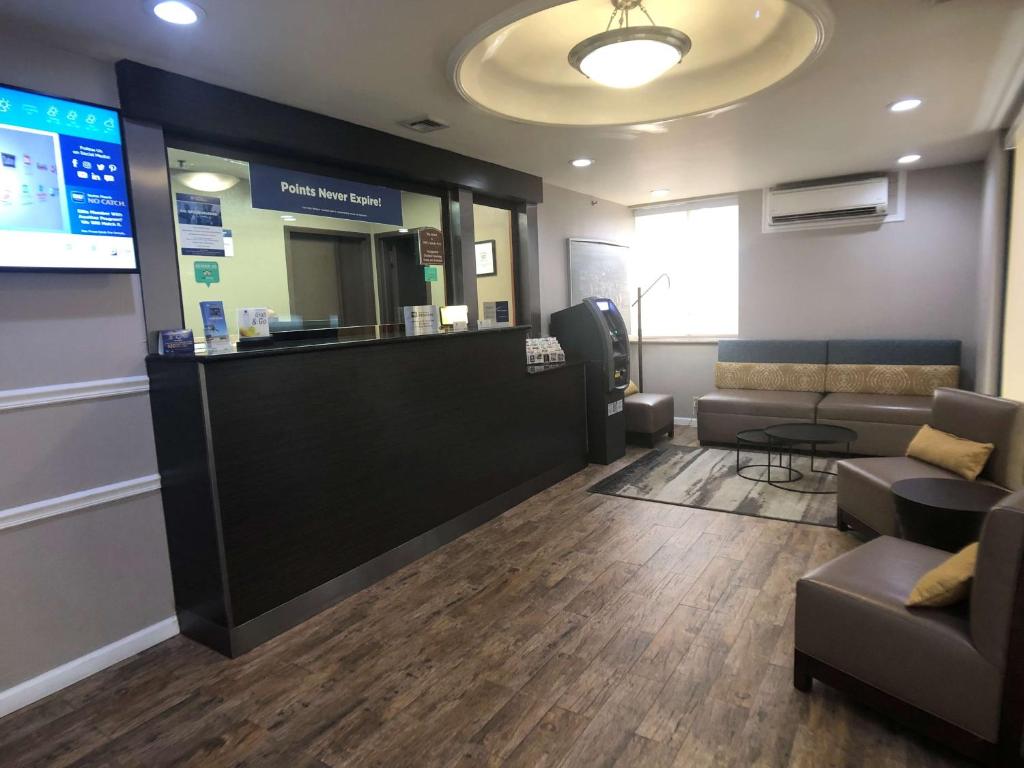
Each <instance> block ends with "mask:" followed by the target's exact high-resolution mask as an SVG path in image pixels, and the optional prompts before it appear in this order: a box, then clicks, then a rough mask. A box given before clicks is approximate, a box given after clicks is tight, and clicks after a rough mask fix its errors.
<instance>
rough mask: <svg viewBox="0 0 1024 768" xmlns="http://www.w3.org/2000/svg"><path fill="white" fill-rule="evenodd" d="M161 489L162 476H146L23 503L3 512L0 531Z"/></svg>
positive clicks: (0, 515)
mask: <svg viewBox="0 0 1024 768" xmlns="http://www.w3.org/2000/svg"><path fill="white" fill-rule="evenodd" d="M159 489H160V475H144V476H142V477H136V478H134V479H132V480H123V481H121V482H118V483H111V484H110V485H101V486H98V487H96V488H89V489H87V490H84V491H76V492H75V493H69V494H67V495H66V496H57V497H55V498H52V499H43V500H42V501H34V502H32V503H31V504H23V505H21V506H20V507H9V508H7V509H0V531H2V530H5V529H7V528H15V527H17V526H19V525H26V524H28V523H34V522H36V521H37V520H45V519H46V518H48V517H58V516H60V515H66V514H68V513H70V512H77V511H78V510H80V509H88V508H89V507H98V506H100V505H102V504H109V503H111V502H114V501H120V500H121V499H128V498H131V497H132V496H140V495H142V494H144V493H152V492H153V491H157V490H159Z"/></svg>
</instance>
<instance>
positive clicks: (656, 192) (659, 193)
mask: <svg viewBox="0 0 1024 768" xmlns="http://www.w3.org/2000/svg"><path fill="white" fill-rule="evenodd" d="M671 191H672V190H671V189H665V188H664V187H662V188H661V189H652V190H651V197H665V196H667V195H668V194H669V193H670V192H671Z"/></svg>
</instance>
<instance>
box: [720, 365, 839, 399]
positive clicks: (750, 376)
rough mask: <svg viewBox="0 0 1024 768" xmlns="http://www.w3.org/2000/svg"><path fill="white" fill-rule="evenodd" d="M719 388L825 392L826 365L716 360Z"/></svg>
mask: <svg viewBox="0 0 1024 768" xmlns="http://www.w3.org/2000/svg"><path fill="white" fill-rule="evenodd" d="M715 386H716V387H719V388H720V389H780V390H788V391H790V392H824V391H825V366H824V365H820V364H814V363H725V362H721V361H719V362H717V363H715Z"/></svg>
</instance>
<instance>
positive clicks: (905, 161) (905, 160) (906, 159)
mask: <svg viewBox="0 0 1024 768" xmlns="http://www.w3.org/2000/svg"><path fill="white" fill-rule="evenodd" d="M920 159H921V156H920V155H904V156H903V157H901V158H900V159H899V160H897V161H896V162H897V163H899V164H900V165H910V164H911V163H916V162H917V161H918V160H920Z"/></svg>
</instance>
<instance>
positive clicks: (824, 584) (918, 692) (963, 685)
mask: <svg viewBox="0 0 1024 768" xmlns="http://www.w3.org/2000/svg"><path fill="white" fill-rule="evenodd" d="M947 557H948V553H947V552H943V551H941V550H937V549H932V548H931V547H925V546H923V545H920V544H914V543H912V542H908V541H903V540H901V539H894V538H891V537H888V536H885V537H882V538H879V539H875V540H874V541H871V542H868V543H867V544H864V545H862V546H860V547H858V548H857V549H854V550H852V551H850V552H847V553H846V554H844V555H842V556H840V557H838V558H836V559H835V560H833V561H831V562H829V563H826V564H825V565H823V566H821V567H819V568H817V569H815V570H814V571H812V572H810V573H808V574H807V575H806V576H804V577H803V578H802V579H800V580H799V581H798V582H797V588H796V590H797V599H796V648H797V650H799V651H801V652H803V653H806V654H808V655H810V656H813V657H814V658H816V659H818V660H820V661H823V662H825V663H826V664H828V665H830V666H832V667H835V668H836V669H839V670H842V671H843V672H845V673H847V674H848V675H852V676H853V677H856V678H857V679H859V680H862V681H863V682H865V683H867V684H869V685H872V686H874V687H876V688H878V689H880V690H882V691H885V692H886V693H888V694H890V695H891V696H895V697H897V698H899V699H902V700H904V701H906V702H908V703H910V704H913V705H914V706H916V707H919V708H920V709H924V710H927V711H928V712H931V713H932V714H934V715H936V716H938V717H940V718H942V719H944V720H947V721H949V722H952V723H955V724H956V725H959V726H960V727H961V728H965V729H966V730H968V731H971V732H972V733H975V734H977V735H978V736H981V737H982V738H985V739H988V740H990V741H994V740H995V739H996V736H997V733H998V723H999V707H1000V693H1001V690H1000V689H1001V682H1000V681H1001V674H1000V672H999V670H997V669H996V667H995V666H994V665H992V664H991V663H989V662H988V661H987V660H986V659H985V658H984V657H983V656H982V655H981V654H980V653H978V651H977V650H975V648H974V645H973V644H972V643H971V636H970V628H969V622H968V619H967V616H966V615H965V612H964V611H963V610H951V609H912V608H907V607H906V606H905V605H904V603H905V601H906V599H907V596H908V595H909V594H910V592H911V590H912V589H913V587H914V584H915V583H916V582H917V580H918V579H920V578H921V576H923V575H924V574H925V573H926V572H927V571H929V570H931V569H932V568H935V567H936V566H938V565H939V564H940V563H942V562H943V561H944V560H945V559H946V558H947Z"/></svg>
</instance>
